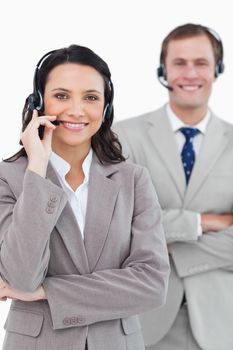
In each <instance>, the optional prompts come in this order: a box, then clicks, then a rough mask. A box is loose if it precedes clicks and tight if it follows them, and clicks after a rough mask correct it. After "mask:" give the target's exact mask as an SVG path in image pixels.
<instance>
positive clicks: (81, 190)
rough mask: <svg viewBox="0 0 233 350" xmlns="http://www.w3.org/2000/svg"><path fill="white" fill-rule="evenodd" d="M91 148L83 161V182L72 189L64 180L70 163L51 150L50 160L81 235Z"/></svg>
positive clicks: (85, 206) (85, 207)
mask: <svg viewBox="0 0 233 350" xmlns="http://www.w3.org/2000/svg"><path fill="white" fill-rule="evenodd" d="M92 153H93V151H92V149H91V150H90V152H89V153H88V155H87V156H86V158H85V159H84V161H83V164H82V168H83V172H84V180H83V183H82V184H81V185H80V186H79V187H78V188H77V189H76V191H74V190H73V189H72V188H71V187H70V185H69V184H68V182H67V181H66V178H65V177H66V174H67V173H68V172H69V171H70V168H71V166H70V164H69V163H67V162H66V161H65V160H64V159H63V158H61V157H60V156H59V155H57V154H56V153H54V152H52V154H51V157H50V162H51V164H52V166H53V168H54V170H55V171H56V173H57V175H58V178H59V181H60V183H61V185H62V187H63V189H64V191H65V192H66V194H67V196H68V200H69V203H70V205H71V208H72V210H73V212H74V215H75V217H76V220H77V223H78V225H79V228H80V231H81V234H82V236H83V237H84V225H85V218H86V209H87V196H88V186H89V174H90V167H91V161H92Z"/></svg>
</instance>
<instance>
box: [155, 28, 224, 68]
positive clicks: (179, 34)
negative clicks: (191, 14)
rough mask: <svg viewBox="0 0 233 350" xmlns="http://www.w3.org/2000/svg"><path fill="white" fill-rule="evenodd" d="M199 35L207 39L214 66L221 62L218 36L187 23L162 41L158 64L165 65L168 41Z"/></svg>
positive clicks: (207, 29)
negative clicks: (211, 51) (211, 50)
mask: <svg viewBox="0 0 233 350" xmlns="http://www.w3.org/2000/svg"><path fill="white" fill-rule="evenodd" d="M201 35H206V36H207V37H208V38H209V40H210V42H211V45H212V48H213V53H214V58H215V63H216V65H217V64H219V62H222V60H223V46H222V42H221V39H220V37H219V36H218V34H217V33H216V32H215V31H214V30H213V29H210V28H208V27H205V26H202V25H201V24H193V23H187V24H184V25H181V26H179V27H176V28H175V29H173V30H172V31H171V32H170V33H169V34H168V35H167V36H166V37H165V39H164V40H163V42H162V48H161V54H160V64H163V65H165V60H166V56H167V48H168V44H169V42H170V41H172V40H179V39H184V38H190V37H194V36H201Z"/></svg>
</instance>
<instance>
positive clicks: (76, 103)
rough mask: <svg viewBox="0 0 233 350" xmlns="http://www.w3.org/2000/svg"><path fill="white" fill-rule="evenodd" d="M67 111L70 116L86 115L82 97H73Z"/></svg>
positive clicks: (79, 116)
mask: <svg viewBox="0 0 233 350" xmlns="http://www.w3.org/2000/svg"><path fill="white" fill-rule="evenodd" d="M66 113H67V114H68V115H69V116H72V117H76V118H81V117H83V116H84V115H85V104H84V101H82V100H81V99H77V98H73V99H70V101H69V106H68V107H67V110H66Z"/></svg>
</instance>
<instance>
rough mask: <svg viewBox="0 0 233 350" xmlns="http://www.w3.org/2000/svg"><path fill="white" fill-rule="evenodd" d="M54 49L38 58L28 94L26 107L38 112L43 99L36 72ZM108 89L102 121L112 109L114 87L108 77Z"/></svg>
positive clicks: (109, 114)
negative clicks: (107, 98)
mask: <svg viewBox="0 0 233 350" xmlns="http://www.w3.org/2000/svg"><path fill="white" fill-rule="evenodd" d="M56 51H57V50H52V51H49V52H47V53H46V54H45V55H44V56H42V57H41V59H40V60H39V62H38V63H37V65H36V69H35V72H34V77H33V93H32V94H30V95H29V96H28V98H27V100H28V108H29V109H30V110H32V111H33V110H34V109H36V110H37V111H38V112H40V111H41V112H42V111H43V106H44V101H43V96H42V92H41V91H40V89H39V86H38V73H39V70H40V68H41V66H42V64H43V62H44V60H45V59H46V58H47V57H49V56H50V55H51V54H52V53H54V52H56ZM109 89H110V91H111V96H110V99H109V102H108V103H107V104H106V106H105V108H104V112H103V121H105V120H107V119H109V118H110V116H111V112H112V109H113V97H114V88H113V83H112V81H111V79H109Z"/></svg>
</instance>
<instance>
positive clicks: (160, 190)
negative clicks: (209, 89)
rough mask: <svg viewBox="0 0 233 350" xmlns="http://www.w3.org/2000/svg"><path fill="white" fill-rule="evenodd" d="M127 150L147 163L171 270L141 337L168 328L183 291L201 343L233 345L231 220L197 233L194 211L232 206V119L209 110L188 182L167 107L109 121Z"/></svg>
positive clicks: (215, 349)
mask: <svg viewBox="0 0 233 350" xmlns="http://www.w3.org/2000/svg"><path fill="white" fill-rule="evenodd" d="M115 131H116V133H118V135H119V136H120V141H121V142H122V144H123V149H124V150H125V155H129V157H130V159H131V160H132V161H133V162H135V163H138V164H141V165H143V166H146V167H147V168H148V170H149V172H150V175H151V177H152V181H153V184H154V187H155V189H156V192H157V194H158V198H159V202H160V205H161V207H162V209H163V224H164V228H165V235H166V240H167V243H168V244H169V250H170V261H171V266H172V272H171V275H170V282H169V289H168V297H167V302H166V304H165V306H164V307H162V308H160V309H157V310H154V311H153V312H150V313H146V314H144V315H143V316H142V317H141V322H142V327H143V333H144V339H145V343H146V344H147V345H151V344H155V343H157V342H159V340H160V339H162V338H163V337H164V335H165V334H166V333H167V332H168V331H169V329H170V327H171V325H172V323H173V321H174V319H175V317H176V315H177V313H178V310H179V308H180V304H181V301H182V298H183V294H184V291H185V294H186V299H187V302H188V311H189V318H190V322H191V327H192V331H193V335H194V337H195V338H196V340H197V342H198V343H199V345H200V347H201V348H203V349H205V350H220V349H221V350H232V349H233V332H232V324H233V296H232V291H233V273H232V270H233V269H232V266H233V227H230V228H229V229H227V230H224V231H221V232H218V233H213V232H210V233H208V234H204V235H203V236H202V237H200V238H197V232H198V220H197V213H216V214H224V213H225V214H227V213H232V211H233V126H232V125H231V124H229V123H227V122H225V121H223V120H221V119H218V118H217V117H216V116H214V115H213V114H212V115H211V120H210V122H209V124H208V127H207V130H206V134H205V136H204V141H203V143H202V145H201V149H200V152H199V154H198V156H197V159H196V162H195V165H194V168H193V172H192V175H191V178H190V181H189V185H188V187H187V188H186V184H185V176H184V171H183V167H182V163H181V157H180V154H179V153H178V147H177V144H176V141H175V138H174V134H173V132H172V129H171V126H170V123H169V119H168V117H167V115H166V109H165V106H164V107H162V108H161V109H159V110H157V111H155V112H151V113H148V114H145V115H143V116H139V117H135V118H131V119H128V120H125V121H122V122H119V123H117V124H116V125H115Z"/></svg>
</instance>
